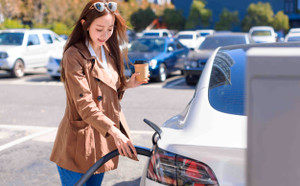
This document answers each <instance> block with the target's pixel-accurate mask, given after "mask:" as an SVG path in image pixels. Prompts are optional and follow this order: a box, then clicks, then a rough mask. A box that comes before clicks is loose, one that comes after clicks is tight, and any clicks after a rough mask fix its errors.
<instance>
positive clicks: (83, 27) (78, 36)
mask: <svg viewBox="0 0 300 186" xmlns="http://www.w3.org/2000/svg"><path fill="white" fill-rule="evenodd" d="M96 2H109V0H91V1H89V2H88V3H87V4H86V6H85V7H84V9H83V10H82V12H81V15H80V17H79V19H78V20H77V22H76V24H75V27H74V29H73V31H72V33H71V35H70V36H69V39H68V41H67V43H66V45H65V48H64V52H65V51H66V50H68V48H70V47H71V46H73V45H74V44H76V43H82V44H83V45H85V42H86V40H89V39H90V36H89V34H88V31H87V29H88V28H89V26H90V25H91V24H92V22H93V21H94V20H95V19H96V18H98V17H101V16H104V15H106V14H109V13H111V14H113V15H114V16H115V23H114V31H113V34H112V35H111V37H110V38H109V39H108V40H107V41H106V45H107V47H108V49H109V51H110V53H111V55H112V56H114V58H115V60H114V62H115V63H116V66H117V68H118V74H119V77H120V81H121V85H120V88H119V90H123V89H124V87H125V84H126V77H125V74H124V61H123V57H125V60H126V61H127V50H126V49H125V50H122V52H121V50H120V46H125V45H126V44H128V39H127V35H126V28H127V26H126V22H125V20H124V19H123V18H122V16H121V15H120V13H119V12H118V10H116V11H115V12H110V11H106V9H107V8H106V9H105V10H104V11H103V12H98V11H97V10H96V9H95V8H92V9H91V7H92V5H93V4H94V3H96ZM81 20H85V21H84V23H83V24H82V23H81ZM61 69H62V71H61V80H62V81H63V82H64V81H65V74H64V69H63V68H61ZM118 92H119V98H120V97H122V94H123V93H122V92H123V91H118ZM120 94H121V95H120Z"/></svg>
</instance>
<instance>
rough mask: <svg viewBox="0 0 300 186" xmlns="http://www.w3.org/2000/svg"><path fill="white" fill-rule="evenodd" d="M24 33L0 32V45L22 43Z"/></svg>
mask: <svg viewBox="0 0 300 186" xmlns="http://www.w3.org/2000/svg"><path fill="white" fill-rule="evenodd" d="M23 38H24V33H9V32H2V33H0V45H22V43H23Z"/></svg>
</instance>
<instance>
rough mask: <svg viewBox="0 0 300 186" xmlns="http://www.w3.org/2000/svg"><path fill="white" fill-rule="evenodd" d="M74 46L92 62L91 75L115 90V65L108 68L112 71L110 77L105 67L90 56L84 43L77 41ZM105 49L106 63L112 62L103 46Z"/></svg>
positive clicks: (116, 78) (116, 80) (116, 79)
mask: <svg viewBox="0 0 300 186" xmlns="http://www.w3.org/2000/svg"><path fill="white" fill-rule="evenodd" d="M75 47H76V48H77V49H78V51H79V52H80V53H81V55H82V56H83V57H84V58H85V59H87V61H91V62H92V63H94V64H93V65H92V70H91V75H92V76H93V77H94V78H96V79H99V80H101V81H102V82H103V83H105V84H106V85H108V86H109V87H110V88H112V89H113V90H115V91H116V92H117V82H118V75H117V76H116V74H117V71H116V67H114V66H115V65H112V68H110V70H111V72H112V77H110V76H109V75H108V73H107V72H106V71H105V69H104V68H103V67H102V66H101V65H100V64H99V62H97V60H96V58H95V57H93V56H91V54H90V52H89V50H88V48H87V47H86V46H85V44H82V43H77V44H75ZM104 49H105V55H106V58H107V63H110V64H114V63H111V60H113V59H112V57H111V56H110V55H109V51H108V49H107V48H106V47H104Z"/></svg>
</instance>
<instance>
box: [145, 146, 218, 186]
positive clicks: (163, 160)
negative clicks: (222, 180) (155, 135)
mask: <svg viewBox="0 0 300 186" xmlns="http://www.w3.org/2000/svg"><path fill="white" fill-rule="evenodd" d="M147 178H149V179H151V180H153V181H156V182H159V183H163V184H167V185H210V186H218V181H217V179H216V177H215V175H214V173H213V171H212V170H211V169H210V168H209V167H208V166H207V165H205V164H204V163H201V162H199V161H196V160H193V159H190V158H186V157H183V156H180V155H177V154H174V153H170V152H167V151H164V150H162V149H159V148H156V149H155V151H154V153H153V154H152V156H151V159H150V162H149V167H148V171H147Z"/></svg>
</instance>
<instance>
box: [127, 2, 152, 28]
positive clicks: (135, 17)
mask: <svg viewBox="0 0 300 186" xmlns="http://www.w3.org/2000/svg"><path fill="white" fill-rule="evenodd" d="M155 18H156V15H155V13H154V12H153V10H152V9H151V8H150V7H147V8H146V9H138V11H137V12H135V13H133V14H132V15H131V16H130V22H131V25H132V26H133V28H134V30H135V31H138V32H139V31H142V30H144V29H145V28H146V27H147V26H148V25H149V24H150V23H151V22H152V21H153V20H154V19H155Z"/></svg>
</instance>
